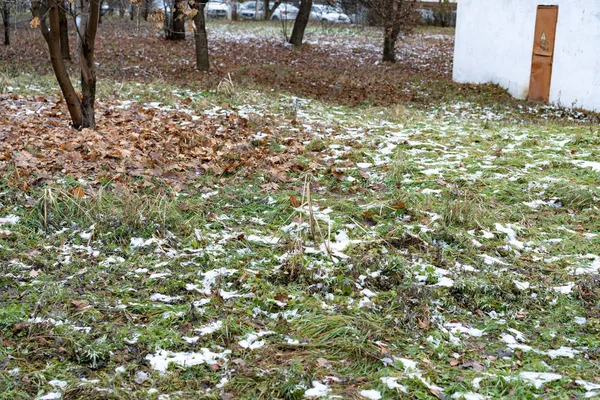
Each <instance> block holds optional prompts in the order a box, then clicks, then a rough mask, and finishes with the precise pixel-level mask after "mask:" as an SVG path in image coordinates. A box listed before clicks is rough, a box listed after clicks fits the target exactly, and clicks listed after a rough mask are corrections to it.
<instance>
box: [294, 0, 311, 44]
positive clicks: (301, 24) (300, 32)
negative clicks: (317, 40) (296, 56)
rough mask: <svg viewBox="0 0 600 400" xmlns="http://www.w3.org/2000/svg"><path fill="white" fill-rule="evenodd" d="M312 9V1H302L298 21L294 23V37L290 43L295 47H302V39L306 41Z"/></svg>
mask: <svg viewBox="0 0 600 400" xmlns="http://www.w3.org/2000/svg"><path fill="white" fill-rule="evenodd" d="M311 8H312V0H301V1H300V11H298V16H297V17H296V21H294V29H293V30H292V37H291V38H290V43H291V44H293V45H294V46H302V39H304V31H305V30H306V25H307V24H308V20H309V18H310V9H311Z"/></svg>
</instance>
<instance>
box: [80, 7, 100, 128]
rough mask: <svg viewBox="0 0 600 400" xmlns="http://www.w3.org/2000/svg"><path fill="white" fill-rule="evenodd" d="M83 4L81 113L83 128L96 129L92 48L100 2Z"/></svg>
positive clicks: (98, 17) (94, 66) (94, 67)
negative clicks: (86, 16)
mask: <svg viewBox="0 0 600 400" xmlns="http://www.w3.org/2000/svg"><path fill="white" fill-rule="evenodd" d="M83 3H85V6H84V9H83V12H84V15H89V17H88V18H84V20H83V23H82V29H81V32H82V33H83V34H84V35H85V36H84V38H83V40H82V41H81V47H80V48H79V52H80V53H79V62H80V64H81V94H82V101H81V112H82V115H83V121H82V127H83V128H92V129H95V128H96V118H95V115H94V104H95V102H96V63H95V60H94V46H95V42H96V32H97V29H98V20H99V19H100V0H89V2H87V1H86V2H83Z"/></svg>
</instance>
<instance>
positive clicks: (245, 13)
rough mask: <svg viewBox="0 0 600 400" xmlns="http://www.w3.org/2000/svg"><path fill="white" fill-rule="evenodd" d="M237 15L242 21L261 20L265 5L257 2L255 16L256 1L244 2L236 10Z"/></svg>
mask: <svg viewBox="0 0 600 400" xmlns="http://www.w3.org/2000/svg"><path fill="white" fill-rule="evenodd" d="M238 15H239V16H240V18H242V19H263V18H264V15H265V3H264V2H262V1H259V2H258V15H256V1H245V2H243V3H242V4H241V5H240V6H239V8H238Z"/></svg>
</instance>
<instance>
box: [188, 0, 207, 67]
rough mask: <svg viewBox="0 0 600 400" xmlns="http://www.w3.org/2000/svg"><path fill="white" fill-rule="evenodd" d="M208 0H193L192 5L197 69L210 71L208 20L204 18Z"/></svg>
mask: <svg viewBox="0 0 600 400" xmlns="http://www.w3.org/2000/svg"><path fill="white" fill-rule="evenodd" d="M207 2H208V1H207V0H195V1H194V0H191V1H190V5H192V7H193V8H194V10H195V13H194V41H195V43H196V69H197V70H198V71H208V69H209V68H210V63H209V59H208V36H207V35H206V21H205V20H204V7H205V6H206V3H207Z"/></svg>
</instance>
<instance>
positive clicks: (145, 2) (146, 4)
mask: <svg viewBox="0 0 600 400" xmlns="http://www.w3.org/2000/svg"><path fill="white" fill-rule="evenodd" d="M142 4H143V7H144V8H143V9H142V17H143V18H144V21H148V14H149V13H150V6H151V4H152V0H143V2H142Z"/></svg>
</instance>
